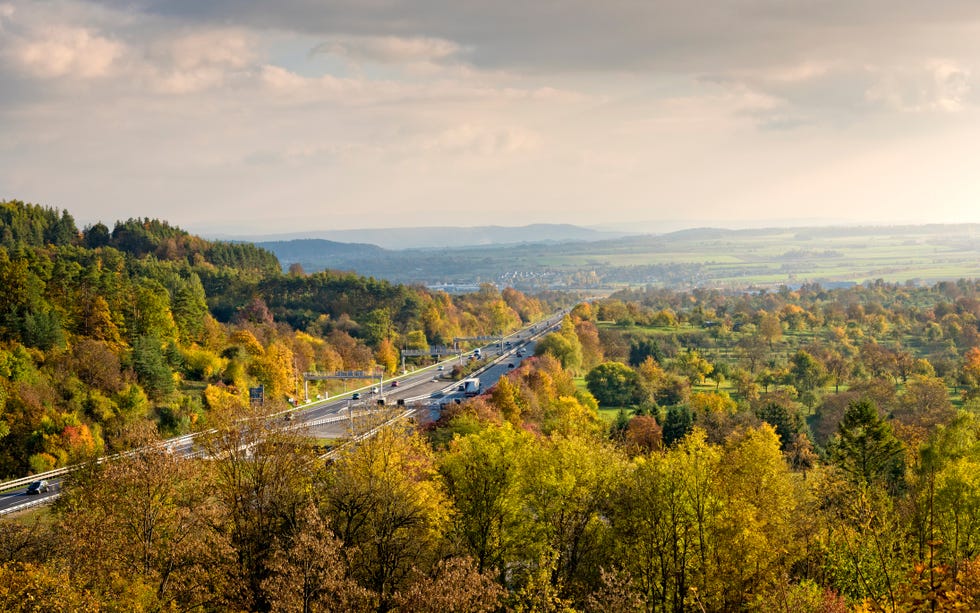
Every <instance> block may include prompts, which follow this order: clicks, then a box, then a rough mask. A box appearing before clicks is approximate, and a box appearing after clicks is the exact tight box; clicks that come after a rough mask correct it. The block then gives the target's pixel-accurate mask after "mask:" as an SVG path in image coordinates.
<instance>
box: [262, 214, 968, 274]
mask: <svg viewBox="0 0 980 613" xmlns="http://www.w3.org/2000/svg"><path fill="white" fill-rule="evenodd" d="M454 231H455V230H454ZM288 244H289V243H288V242H286V243H284V245H288ZM266 245H267V246H268V248H270V249H271V250H273V251H275V252H276V253H277V254H278V255H280V258H284V255H283V254H284V253H285V251H284V250H285V248H286V247H285V246H283V247H280V246H269V245H268V244H266ZM296 261H298V262H300V263H301V264H302V266H303V268H304V269H305V270H307V271H314V270H322V269H324V268H339V269H343V270H354V271H357V272H358V273H359V274H364V275H369V276H372V277H375V278H382V279H388V280H390V281H393V282H398V283H425V284H437V283H457V284H473V283H481V282H492V283H497V284H499V285H512V286H514V287H517V288H519V289H522V290H525V291H529V290H533V291H537V290H542V289H552V288H554V289H567V288H589V289H595V288H611V289H615V288H618V287H622V286H623V285H629V284H633V285H648V284H652V285H656V286H658V287H670V288H685V287H718V288H729V289H737V288H744V287H747V286H758V287H778V286H779V285H783V284H788V285H798V284H800V283H812V282H818V283H823V284H848V283H850V284H853V283H861V282H864V281H868V280H875V279H884V280H886V281H902V282H904V281H908V280H916V281H920V282H935V281H941V280H947V279H957V278H960V277H974V276H978V275H980V265H978V262H980V226H977V225H976V224H958V225H922V226H855V227H837V228H833V227H809V228H808V227H800V228H759V229H747V230H728V229H721V228H696V229H689V230H680V231H677V232H670V233H666V234H659V235H638V236H622V237H617V238H614V239H603V240H588V241H574V242H564V243H543V242H527V243H522V244H514V245H507V246H503V245H478V244H475V243H474V244H469V245H467V246H465V247H450V246H444V247H441V248H438V249H425V250H420V249H399V250H388V251H375V252H372V253H370V254H367V253H363V252H354V251H352V252H348V253H345V252H343V251H341V250H339V249H334V250H331V251H329V252H324V253H318V252H317V251H316V249H309V250H306V251H304V252H303V253H302V254H298V255H297V259H296Z"/></svg>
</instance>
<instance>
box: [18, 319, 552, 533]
mask: <svg viewBox="0 0 980 613" xmlns="http://www.w3.org/2000/svg"><path fill="white" fill-rule="evenodd" d="M567 312H568V311H567V310H562V311H559V312H557V313H554V314H552V315H551V316H549V317H548V318H547V319H546V320H543V321H540V322H537V323H535V324H533V325H531V326H528V327H526V328H523V329H521V330H519V331H517V332H515V333H513V334H511V335H508V336H505V337H504V338H503V340H502V341H501V342H500V345H503V346H502V347H498V346H496V344H494V345H487V346H484V347H482V348H481V352H482V353H483V357H484V359H485V360H486V361H487V364H486V365H485V366H484V367H482V368H481V369H479V371H478V373H477V374H474V375H470V376H478V377H479V378H480V381H481V383H482V388H483V389H484V390H486V389H488V388H490V387H492V386H493V385H494V384H495V383H496V382H497V380H498V379H499V378H500V377H502V376H503V375H504V374H506V373H507V372H509V371H510V370H512V367H511V366H509V365H510V364H513V365H514V367H516V366H517V365H518V364H519V363H520V362H521V361H522V360H523V359H525V358H526V357H528V356H532V355H534V345H535V340H536V339H537V338H539V337H540V336H542V335H544V334H546V333H547V332H550V331H552V330H554V329H555V328H556V327H557V326H558V325H559V324H560V323H561V320H562V317H564V315H565V314H566V313H567ZM520 347H523V349H524V356H518V355H517V349H518V348H520ZM471 353H472V351H470V352H468V353H466V354H464V355H463V356H462V357H453V358H452V359H450V360H446V361H443V362H440V363H439V364H437V365H432V366H429V367H426V368H423V369H420V370H416V371H414V372H411V373H408V374H406V375H402V376H399V377H397V378H394V379H391V380H386V381H384V383H383V387H382V388H381V390H380V394H372V393H371V390H372V388H373V387H375V386H376V385H377V384H372V385H368V386H365V387H363V388H360V389H355V390H350V391H348V392H345V393H343V394H340V395H337V396H333V397H330V398H325V399H323V400H316V401H314V402H311V403H308V404H305V405H302V406H299V407H297V408H295V409H289V410H287V411H283V412H281V413H278V414H276V415H273V416H272V418H273V419H278V420H282V422H283V423H284V424H286V427H288V428H290V429H293V428H295V429H303V430H305V431H307V432H309V433H310V434H312V435H315V436H317V437H320V438H343V437H346V436H348V435H349V433H350V430H349V423H350V418H349V411H350V410H353V412H354V416H355V420H356V419H357V418H358V415H359V414H367V413H368V412H369V411H376V410H377V407H378V404H377V401H378V398H379V397H383V398H384V400H385V405H386V406H391V405H397V403H398V401H399V400H403V401H404V402H405V404H406V405H408V406H425V407H430V408H431V407H435V410H436V411H438V406H439V405H443V404H447V403H450V402H455V400H456V399H457V398H462V397H463V394H462V392H461V391H458V390H457V386H458V385H459V383H458V382H457V381H452V380H450V379H449V378H447V377H448V374H449V372H450V371H451V370H452V367H453V365H455V364H458V363H460V361H461V360H466V359H468V357H467V356H468V355H469V354H471ZM440 365H441V366H442V367H443V370H441V371H440V370H439V366H440ZM392 381H398V386H397V387H394V386H392ZM355 393H358V394H360V399H359V400H353V399H352V396H353V395H354V394H355ZM196 436H197V435H196V434H188V435H185V436H180V437H176V438H172V439H167V440H165V441H163V442H162V443H161V444H162V445H164V446H166V447H167V449H169V450H170V451H171V452H173V453H175V454H177V455H180V456H183V457H191V456H194V455H199V454H200V453H201V451H200V450H199V449H197V447H196V446H195V441H194V439H195V437H196ZM72 468H73V467H65V468H60V469H57V470H54V471H49V472H46V473H42V474H38V475H33V476H31V477H25V478H23V479H16V480H13V481H8V482H6V483H0V515H5V514H7V513H12V512H15V511H20V510H23V509H27V508H30V507H33V506H39V505H44V504H48V503H50V502H52V501H53V500H54V499H55V498H57V497H58V495H59V490H60V485H61V482H62V480H63V479H64V477H65V475H67V474H68V473H70V472H71V470H72ZM42 479H43V480H46V481H47V482H48V483H49V485H50V490H49V491H48V492H45V493H40V494H33V495H31V494H28V493H27V485H28V484H29V483H30V482H32V481H37V480H42Z"/></svg>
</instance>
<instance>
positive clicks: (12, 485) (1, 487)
mask: <svg viewBox="0 0 980 613" xmlns="http://www.w3.org/2000/svg"><path fill="white" fill-rule="evenodd" d="M566 312H567V311H566ZM560 321H561V319H560V318H559V319H558V320H557V322H553V321H550V320H545V322H542V323H538V324H534V325H536V326H537V325H542V324H543V325H544V327H543V328H542V329H541V330H538V331H536V332H534V333H531V334H529V335H528V337H527V338H528V340H530V339H534V338H537V337H540V336H542V335H543V334H545V333H546V332H549V331H551V330H552V329H553V328H554V327H555V326H556V325H557V323H559V322H560ZM529 327H531V326H529ZM526 330H527V329H524V330H521V331H519V332H518V333H517V334H518V336H519V337H520V334H521V333H523V332H525V331H526ZM501 340H503V339H501ZM512 352H513V350H508V351H507V352H503V351H502V352H501V353H500V354H499V355H498V356H497V358H496V359H494V360H491V361H490V362H489V363H487V364H486V365H484V366H482V367H481V368H479V369H477V370H476V371H475V372H474V373H473V374H482V373H483V372H484V371H485V370H486V369H488V368H490V367H491V366H492V365H494V364H496V363H497V362H500V361H502V360H503V358H504V356H505V355H509V354H511V353H512ZM454 359H455V358H454ZM452 361H453V360H446V361H445V362H443V363H449V362H452ZM435 366H436V364H433V365H431V366H428V367H426V368H422V369H420V370H422V371H425V370H431V369H432V368H435ZM421 383H422V381H419V382H418V383H417V384H409V385H408V386H406V387H414V385H418V384H421ZM369 387H371V386H370V385H368V386H365V387H364V388H361V389H367V388H369ZM455 387H456V384H455V383H454V384H452V385H450V386H448V387H446V388H444V389H443V390H442V393H446V392H449V391H452V390H454V388H455ZM353 392H354V390H351V391H350V392H345V393H343V394H338V395H337V396H333V397H327V398H323V399H319V400H314V401H310V402H308V403H306V404H304V405H300V406H299V407H295V408H291V409H286V410H285V411H281V412H279V413H276V414H274V415H271V416H270V417H275V416H279V415H284V414H287V413H293V412H295V411H297V410H301V409H308V408H312V407H314V406H316V405H319V404H324V403H327V402H332V401H336V400H338V399H340V398H341V397H342V396H345V395H347V394H349V393H353ZM431 397H432V396H431V395H425V396H414V397H412V398H405V399H404V400H405V403H410V402H419V401H421V400H424V399H426V398H431ZM414 412H415V409H414V408H413V409H408V410H406V411H404V412H403V413H401V414H399V415H398V416H396V417H393V418H392V419H390V420H388V421H386V422H384V423H383V424H380V425H379V426H376V427H375V428H372V429H371V430H369V431H368V432H367V433H364V434H361V435H358V436H357V437H355V438H354V439H351V440H350V441H348V443H345V445H344V446H341V447H338V448H337V449H336V450H332V451H331V452H330V453H334V452H335V451H339V450H340V449H342V448H344V447H345V446H346V445H348V444H352V443H356V442H358V441H361V440H364V439H365V438H369V437H370V436H374V434H376V433H377V431H378V430H380V429H381V428H382V427H384V426H385V425H388V424H390V423H392V422H394V421H396V420H398V419H402V418H403V417H407V416H409V415H411V414H412V413H414ZM349 418H350V416H349V415H343V416H339V415H338V416H332V417H326V418H322V419H319V420H314V421H312V422H302V423H298V424H296V425H295V426H292V427H293V428H300V427H309V426H318V425H322V424H326V423H332V422H336V421H341V420H344V419H349ZM201 434H203V432H195V433H192V434H185V435H183V436H178V437H174V438H171V439H167V440H164V441H161V442H160V443H158V444H156V445H154V446H156V447H159V448H173V447H175V446H178V445H183V444H186V443H189V442H191V441H193V440H194V438H196V437H197V436H200V435H201ZM139 451H140V450H138V449H134V450H130V451H126V452H123V453H121V454H112V455H109V456H103V457H101V458H99V459H97V460H96V462H98V463H102V462H104V461H107V460H110V459H113V458H117V457H127V456H130V455H132V454H135V453H139ZM199 455H200V452H191V453H189V454H187V456H186V457H199ZM328 455H329V454H328ZM328 455H325V456H321V457H328ZM76 468H78V465H74V466H64V467H62V468H55V469H53V470H49V471H45V472H43V473H37V474H35V475H31V476H28V477H22V478H20V479H13V480H11V481H6V482H3V483H0V492H6V491H8V490H13V489H18V488H21V487H24V486H26V485H29V484H31V483H33V482H34V481H42V480H49V479H55V478H58V477H61V476H63V475H67V474H68V473H70V472H72V471H74V470H75V469H76ZM59 495H60V494H55V495H53V496H45V497H43V498H41V499H38V500H32V501H30V502H26V503H24V504H22V505H17V506H14V507H11V508H8V509H6V510H2V511H0V515H4V514H7V513H13V512H14V511H19V510H23V509H27V508H31V507H33V506H38V505H42V504H47V503H48V502H50V501H51V500H53V499H54V498H57V497H58V496H59Z"/></svg>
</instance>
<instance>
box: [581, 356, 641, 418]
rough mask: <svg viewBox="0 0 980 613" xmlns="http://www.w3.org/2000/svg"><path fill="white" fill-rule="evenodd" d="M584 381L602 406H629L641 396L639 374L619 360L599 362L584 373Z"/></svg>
mask: <svg viewBox="0 0 980 613" xmlns="http://www.w3.org/2000/svg"><path fill="white" fill-rule="evenodd" d="M585 382H586V385H587V386H588V388H589V392H591V393H592V395H593V396H595V397H596V400H598V401H599V404H601V405H602V406H606V407H617V406H618V407H622V406H630V405H633V404H636V403H637V402H639V400H640V399H641V397H642V390H641V387H640V378H639V375H637V373H636V371H635V370H633V369H632V368H630V367H629V366H627V365H625V364H621V363H620V362H605V363H602V364H599V365H598V366H596V367H595V368H593V369H592V370H590V371H589V372H588V374H587V375H585Z"/></svg>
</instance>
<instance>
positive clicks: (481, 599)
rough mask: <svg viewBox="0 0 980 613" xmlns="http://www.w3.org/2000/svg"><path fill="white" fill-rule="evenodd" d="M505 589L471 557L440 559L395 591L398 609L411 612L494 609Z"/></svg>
mask: <svg viewBox="0 0 980 613" xmlns="http://www.w3.org/2000/svg"><path fill="white" fill-rule="evenodd" d="M505 593H506V592H505V591H504V589H503V588H502V587H501V586H500V584H498V583H497V582H495V581H494V580H493V577H492V576H491V575H490V574H489V573H486V572H483V573H481V572H480V571H479V570H477V568H476V565H475V564H473V561H472V560H471V559H469V558H450V559H448V560H441V561H440V562H439V563H438V564H437V565H436V566H435V568H434V569H433V571H432V573H431V574H430V575H422V576H421V577H419V578H418V579H416V580H415V581H414V582H412V584H411V585H410V586H409V587H408V589H406V590H404V591H402V592H398V593H396V594H395V597H394V603H395V607H396V609H397V610H399V611H404V612H405V613H408V612H409V611H411V612H412V613H445V612H447V611H453V612H458V613H491V611H496V610H497V608H498V607H499V606H500V601H501V600H502V599H503V597H504V594H505Z"/></svg>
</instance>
